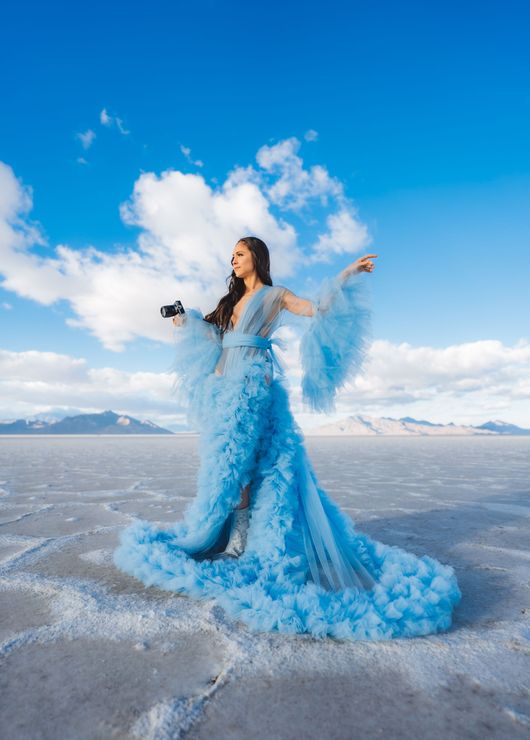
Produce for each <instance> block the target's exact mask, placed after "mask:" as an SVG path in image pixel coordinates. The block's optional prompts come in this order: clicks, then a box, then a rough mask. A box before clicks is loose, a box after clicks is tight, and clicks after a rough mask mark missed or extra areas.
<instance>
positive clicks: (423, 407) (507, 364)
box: [0, 327, 530, 427]
mask: <svg viewBox="0 0 530 740" xmlns="http://www.w3.org/2000/svg"><path fill="white" fill-rule="evenodd" d="M282 333H283V335H284V337H285V338H286V339H288V340H289V349H288V351H287V352H285V353H282V357H283V359H284V360H286V363H287V368H288V379H289V385H290V388H291V398H292V407H293V410H294V412H295V413H296V415H297V417H298V419H299V421H300V423H302V424H303V425H306V426H311V425H313V426H314V425H315V424H318V423H324V422H325V421H326V420H327V417H325V416H323V415H314V414H313V415H309V414H307V413H305V412H304V409H303V408H302V406H301V404H300V388H299V382H300V366H299V363H298V342H297V340H296V335H295V334H294V333H293V331H292V329H291V328H288V327H284V329H283V331H282ZM529 378H530V344H529V343H528V341H526V340H520V341H519V342H517V343H516V344H515V345H513V346H506V345H503V344H502V343H501V342H498V341H495V340H490V341H478V342H468V343H465V344H460V345H453V346H450V347H445V348H441V349H439V348H433V347H413V346H411V345H410V344H406V343H403V344H399V345H396V344H392V343H390V342H387V341H382V340H378V341H375V342H374V343H373V344H372V346H371V349H370V353H369V355H368V358H367V361H366V364H365V367H364V371H363V372H362V374H359V375H358V376H357V377H356V378H355V379H354V381H353V382H352V384H351V385H350V386H349V387H348V388H347V389H345V390H343V391H342V392H341V393H340V395H339V398H338V403H337V412H338V413H337V416H339V417H340V416H345V415H347V414H358V413H364V414H367V415H374V416H394V417H400V416H414V417H415V418H422V419H427V420H430V421H437V422H442V423H448V422H450V421H453V422H455V423H457V424H458V423H462V424H480V423H483V422H485V421H487V420H488V419H489V418H501V419H503V420H505V421H509V422H513V423H516V424H520V425H522V426H527V427H528V426H530V380H529ZM0 379H1V380H0V418H15V417H18V418H20V417H31V416H36V415H38V414H41V416H42V415H46V414H49V413H50V412H52V411H54V412H57V410H58V409H61V410H63V413H62V414H59V416H62V415H64V416H66V415H67V414H68V413H78V412H79V411H80V410H81V411H84V412H86V413H90V412H93V411H102V410H104V409H113V410H114V411H117V412H118V413H129V414H132V415H133V416H138V417H139V418H142V419H143V418H149V419H151V420H152V421H154V422H155V423H157V424H160V425H162V426H164V425H166V426H167V425H169V426H171V425H180V424H182V423H183V420H184V416H183V414H182V413H181V410H180V409H179V408H177V407H176V404H175V401H174V398H173V396H172V395H171V383H172V376H171V374H170V373H169V372H166V373H156V372H130V373H129V372H125V371H122V370H116V369H114V368H112V367H105V368H90V367H89V366H88V364H87V362H86V360H85V359H83V358H77V357H71V356H68V355H61V354H57V353H54V352H38V351H27V352H10V351H6V350H0ZM79 399H83V405H82V408H81V409H79ZM56 415H57V414H56Z"/></svg>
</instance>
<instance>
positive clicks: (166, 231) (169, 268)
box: [0, 109, 367, 351]
mask: <svg viewBox="0 0 530 740" xmlns="http://www.w3.org/2000/svg"><path fill="white" fill-rule="evenodd" d="M100 120H101V122H102V124H103V125H113V121H114V119H113V118H112V117H111V116H110V115H109V114H108V112H107V111H106V109H103V110H102V111H101V115H100ZM299 146H300V142H299V141H298V140H296V139H294V138H291V139H287V140H285V141H283V142H279V143H278V144H276V145H274V146H266V147H262V148H261V149H260V150H259V151H258V153H257V162H258V167H257V168H256V167H253V166H248V167H236V168H234V169H233V170H232V171H231V172H229V173H228V175H227V177H226V179H225V181H224V183H220V184H216V185H215V186H212V185H210V184H208V183H207V182H206V180H205V179H204V177H202V176H201V175H199V174H185V173H183V172H180V171H178V170H166V171H165V172H162V173H161V174H159V175H158V174H155V173H152V172H145V173H142V174H141V175H140V177H139V178H138V179H137V181H136V182H135V183H134V188H133V192H132V195H131V197H130V199H129V200H128V201H127V202H126V203H123V204H122V205H121V207H120V213H121V216H122V219H123V221H124V222H125V223H126V224H128V225H131V226H136V227H138V228H139V229H140V235H139V237H138V241H137V245H136V246H135V247H133V248H127V249H125V248H117V249H116V250H115V251H114V252H102V251H100V250H98V249H96V248H94V247H91V246H87V247H86V248H83V249H72V248H70V247H69V246H68V245H66V244H59V245H57V246H56V247H55V248H54V250H53V253H50V252H48V254H49V255H50V254H52V255H53V256H45V257H42V256H40V255H39V254H37V253H36V251H34V250H32V247H34V246H36V245H47V241H46V239H45V238H44V236H43V234H42V231H41V229H40V228H39V226H38V224H32V222H31V221H30V219H29V213H30V211H31V208H32V204H33V193H32V190H31V188H29V187H27V186H24V185H23V184H22V183H21V182H20V181H19V180H18V179H17V178H16V176H15V174H14V172H13V170H12V169H11V168H10V167H9V166H8V165H6V164H2V163H0V186H2V187H0V258H1V260H0V274H2V275H3V278H4V279H3V282H2V286H3V287H4V288H5V289H6V290H10V291H13V292H15V293H17V294H18V295H20V296H23V297H25V298H29V299H31V300H34V301H36V302H38V303H41V304H44V305H52V304H53V303H55V302H56V301H59V300H63V301H66V302H67V303H68V304H69V306H70V308H71V310H72V312H73V316H71V317H70V318H69V319H67V323H68V324H69V325H70V326H72V327H77V328H82V329H85V330H87V331H89V332H90V333H91V334H92V335H93V336H95V337H97V339H98V340H99V341H100V342H101V343H102V344H103V345H104V347H105V348H107V349H110V350H113V351H122V350H123V349H124V347H125V344H126V343H127V342H129V341H131V340H133V339H135V338H136V337H146V338H149V339H153V340H158V341H163V342H167V341H168V332H167V326H166V324H165V322H164V321H163V320H162V319H161V317H160V313H159V309H160V306H161V305H162V304H165V303H169V302H172V301H173V300H175V299H176V298H177V297H178V298H180V299H181V300H182V301H183V302H184V304H185V305H187V306H191V307H195V306H197V307H200V308H201V309H202V310H203V311H207V310H208V311H209V310H211V309H212V308H213V307H214V306H215V303H216V300H217V299H218V298H219V297H220V296H221V295H223V294H224V293H225V292H226V282H225V280H226V277H227V276H228V275H229V274H230V272H231V267H230V253H231V250H232V247H233V245H234V244H235V243H236V241H237V240H238V239H239V238H240V237H241V236H244V235H249V234H256V235H259V236H260V237H261V238H263V239H264V240H265V241H266V242H267V244H268V245H269V247H270V251H271V258H272V265H273V277H274V280H275V282H278V281H282V280H283V279H284V278H285V277H288V276H290V275H292V274H293V273H294V271H295V268H296V266H297V265H298V264H299V262H300V261H305V263H306V264H309V263H310V262H311V261H315V260H326V259H329V257H330V255H331V254H338V253H345V252H348V251H350V252H354V251H356V250H358V249H359V247H360V246H361V245H363V244H364V243H366V241H367V235H366V229H365V227H364V226H363V225H362V224H361V223H360V221H359V220H358V218H357V214H356V211H355V209H354V206H353V204H352V203H351V202H350V201H348V200H347V199H346V198H345V196H344V194H343V191H342V186H341V184H340V182H339V181H338V180H336V179H335V178H332V177H330V175H329V174H328V173H327V170H326V169H325V168H324V167H322V166H320V165H315V166H313V167H310V168H309V169H307V168H305V167H304V164H303V161H302V159H301V158H300V157H299V156H298V154H297V152H298V149H299ZM184 149H185V152H186V151H188V152H189V150H188V149H187V148H184ZM189 155H190V156H191V152H189ZM314 199H316V200H317V201H318V202H319V203H320V204H322V203H323V202H324V201H330V208H331V209H332V212H331V213H330V215H329V216H328V219H327V231H326V233H324V234H322V235H320V236H319V237H318V238H317V240H316V242H315V245H314V246H313V247H311V246H309V247H308V248H306V249H305V250H303V249H302V248H301V246H300V245H299V244H298V238H297V231H296V229H295V226H294V225H293V223H291V222H290V221H289V220H287V218H286V217H285V214H289V213H290V212H291V211H292V210H293V204H295V203H296V204H298V205H299V206H301V205H302V204H306V205H309V204H310V202H311V201H312V200H314ZM331 200H333V204H331Z"/></svg>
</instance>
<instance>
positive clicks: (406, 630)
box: [114, 275, 461, 640]
mask: <svg viewBox="0 0 530 740" xmlns="http://www.w3.org/2000/svg"><path fill="white" fill-rule="evenodd" d="M361 280H362V276H360V275H353V276H350V277H348V278H347V279H346V280H342V279H341V278H333V279H327V280H326V281H325V282H324V284H323V285H322V288H321V290H320V293H319V296H318V297H317V298H316V300H315V307H316V309H317V310H316V313H315V314H314V315H313V316H312V317H307V318H306V319H304V321H305V322H307V327H306V330H305V333H304V335H303V337H302V340H301V349H300V354H301V362H302V371H303V377H302V392H303V397H304V399H305V401H306V402H307V403H308V404H309V405H310V406H311V407H312V408H313V409H315V410H320V411H325V410H330V409H332V408H333V400H334V396H335V393H336V391H337V389H338V388H340V387H341V386H342V385H343V384H344V382H345V380H346V379H347V378H348V377H349V376H351V375H352V374H355V372H356V371H357V370H358V369H359V367H360V364H361V362H362V359H363V356H364V353H365V350H366V347H367V328H368V326H369V310H368V308H367V306H366V302H365V298H364V297H363V286H362V283H361ZM285 290H286V289H285V288H283V287H281V286H268V285H265V286H264V287H262V288H261V289H259V290H258V291H257V292H256V293H254V294H253V295H252V297H251V298H250V299H249V300H248V301H247V303H246V304H245V305H244V308H243V309H242V314H241V316H240V319H239V321H238V323H237V325H236V326H235V327H232V328H231V329H229V330H228V331H226V332H224V334H222V333H221V332H220V331H219V330H218V328H217V327H216V326H214V325H212V324H210V323H208V322H205V321H204V320H203V317H202V314H201V313H200V311H197V310H193V309H192V310H189V311H188V312H187V320H186V323H185V324H184V326H181V327H177V328H175V331H174V333H175V341H176V344H177V347H176V359H175V363H174V367H173V370H174V371H175V378H176V379H175V384H174V390H175V392H176V393H177V397H178V398H180V399H182V398H184V397H185V398H186V399H187V402H188V409H189V418H190V421H191V422H192V424H193V425H194V426H195V428H196V429H197V430H198V431H199V432H200V439H201V448H200V453H201V463H200V467H199V472H198V486H197V495H196V497H195V498H194V499H193V500H192V501H191V502H190V504H189V505H188V507H187V509H186V511H185V512H184V517H183V520H182V521H180V522H177V523H176V524H174V525H172V526H169V527H167V526H166V527H165V528H163V529H161V528H159V527H157V526H154V525H153V524H151V523H149V522H146V521H141V520H139V521H137V522H136V523H134V524H133V525H131V526H130V527H128V528H127V529H126V530H124V531H123V532H122V533H121V543H120V545H119V547H118V548H117V550H116V551H115V555H114V559H115V563H116V565H117V566H118V567H119V568H120V569H122V570H123V571H125V572H126V573H129V574H131V575H133V576H135V577H136V578H138V579H140V580H141V581H142V582H143V583H144V584H146V585H148V586H156V587H158V588H162V589H166V590H169V591H175V592H177V593H180V594H187V595H189V596H191V597H194V598H197V599H214V600H216V601H217V603H219V604H220V605H221V606H222V607H223V608H224V610H225V611H226V612H227V613H228V614H229V615H230V616H231V617H233V618H236V619H238V620H241V621H242V622H244V623H245V624H246V625H248V627H249V628H251V629H253V630H256V631H278V632H286V633H304V632H305V633H310V634H311V635H314V636H315V637H324V636H332V637H335V638H344V639H350V640H385V639H390V638H393V637H413V636H417V635H427V634H430V633H435V632H439V631H442V630H446V629H448V628H449V627H450V625H451V615H452V609H453V607H454V606H455V605H456V604H457V603H458V601H459V600H460V597H461V594H460V590H459V588H458V584H457V580H456V577H455V574H454V571H453V569H452V567H450V566H449V565H443V564H441V563H440V562H438V561H437V560H435V559H433V558H431V557H428V556H423V557H418V556H416V555H414V554H412V553H410V552H406V551H405V550H402V549H400V548H398V547H395V546H388V545H385V544H383V543H381V542H377V541H374V540H372V539H370V537H368V536H367V535H365V534H363V533H362V532H359V531H358V530H357V529H356V527H355V524H354V522H353V521H352V519H351V518H350V517H349V516H348V515H347V514H346V513H344V512H343V511H341V509H340V508H339V506H338V505H337V504H336V503H334V502H333V501H332V500H331V499H330V498H329V497H328V496H327V494H326V493H325V491H323V490H322V488H321V487H320V486H319V483H318V480H317V478H316V476H315V472H314V470H313V467H312V465H311V462H310V460H309V459H308V456H307V453H306V450H305V447H304V441H303V435H302V432H301V430H300V429H299V427H298V426H297V424H296V422H295V421H294V418H293V416H292V413H291V410H290V408H289V400H288V393H287V388H286V386H285V381H284V379H283V377H282V373H281V368H280V367H279V364H278V359H277V356H276V353H275V351H274V343H275V342H277V341H278V340H275V339H274V338H273V339H272V340H271V335H272V334H273V333H274V331H275V330H276V329H277V328H278V326H279V325H280V323H281V322H282V319H283V318H284V316H283V314H284V310H283V309H282V308H281V306H282V296H283V294H284V292H285ZM248 483H250V523H249V528H248V536H247V543H246V548H245V552H244V553H243V554H242V555H241V556H240V557H239V558H230V557H225V558H223V557H217V558H215V557H213V556H214V555H216V554H218V553H221V552H222V551H223V549H224V546H226V541H227V531H228V530H229V523H230V521H231V517H232V512H233V509H234V508H235V507H236V506H238V504H239V501H240V496H241V489H242V488H243V487H244V486H245V485H247V484H248Z"/></svg>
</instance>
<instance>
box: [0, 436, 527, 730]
mask: <svg viewBox="0 0 530 740" xmlns="http://www.w3.org/2000/svg"><path fill="white" fill-rule="evenodd" d="M307 444H308V449H309V452H310V455H311V457H312V459H313V461H314V463H315V466H316V469H317V473H318V475H319V478H320V481H321V483H322V484H323V486H324V487H325V488H326V489H327V490H328V491H329V493H330V494H331V495H332V497H333V498H334V499H335V500H336V501H337V502H338V503H339V504H340V505H341V506H342V507H343V508H344V509H346V510H347V511H348V512H349V513H350V515H351V516H352V517H353V519H354V520H355V521H356V522H357V524H358V528H359V529H361V530H363V531H365V532H366V533H367V534H369V535H370V536H372V537H374V538H376V539H379V540H382V541H384V542H386V543H388V544H392V545H399V546H400V547H404V548H405V549H408V550H411V551H412V552H415V553H416V554H418V555H423V554H428V555H432V556H433V557H436V558H438V559H439V560H441V561H442V562H443V563H448V564H450V565H452V566H453V567H454V568H455V570H456V574H457V577H458V580H459V583H460V587H461V589H462V592H463V599H462V602H461V603H460V605H459V606H458V607H457V610H456V613H455V617H454V624H453V627H452V629H451V631H449V632H447V633H443V634H440V635H431V636H427V637H423V638H415V639H399V640H393V641H389V642H376V643H370V642H353V643H352V642H343V641H336V640H331V639H324V640H322V641H320V640H315V639H313V638H311V637H309V636H307V635H302V636H294V637H293V636H282V635H278V634H255V633H252V632H249V631H248V630H247V629H246V627H245V626H244V625H241V624H239V623H236V622H232V621H231V620H229V619H228V618H226V616H225V615H224V612H223V610H222V609H221V608H220V607H218V606H216V605H215V603H214V602H212V601H210V602H196V601H192V600H191V599H188V598H186V597H183V596H178V595H174V594H169V593H167V592H163V591H159V590H157V589H154V588H145V587H144V586H143V585H142V584H141V583H139V582H138V581H136V580H135V579H133V578H130V577H129V576H126V575H125V574H123V573H121V572H119V571H118V570H116V568H115V567H114V565H113V562H112V551H113V549H114V547H115V546H116V542H117V537H118V532H119V530H120V529H121V528H122V527H124V526H126V525H127V524H128V523H129V522H130V521H132V518H133V517H135V516H140V517H142V518H147V519H151V520H153V521H160V522H169V521H172V520H175V519H178V518H180V514H181V512H182V510H183V507H184V506H185V504H186V501H187V500H188V499H189V497H190V496H193V495H194V490H195V475H196V470H197V463H198V459H197V440H196V439H195V438H179V437H161V438H153V437H128V438H119V437H117V438H112V439H109V438H94V437H74V438H65V437H63V438H55V439H54V438H51V437H50V438H31V437H21V438H16V437H9V438H4V439H2V440H1V441H0V476H1V478H2V480H1V481H0V488H1V491H0V592H1V593H0V663H1V665H0V736H1V737H5V738H9V739H11V738H13V739H15V740H19V739H20V738H45V739H46V738H50V739H52V738H53V739H54V740H55V739H56V738H61V739H63V738H76V739H78V738H111V737H112V738H160V739H162V738H179V737H189V738H197V739H199V740H202V739H203V738H204V739H206V738H210V737H212V736H214V737H216V738H218V739H223V738H249V737H251V738H253V739H254V738H267V739H269V738H271V737H274V738H280V739H283V738H286V739H290V738H293V740H294V739H295V738H296V739H297V740H298V739H299V738H300V737H303V738H315V739H316V738H319V739H320V738H326V739H327V738H348V739H349V738H353V737H366V738H372V737H382V738H392V739H394V738H404V739H405V738H406V739H407V740H409V738H415V737H426V738H440V739H441V738H444V739H446V738H466V739H467V738H477V739H478V738H510V739H511V738H514V739H517V738H528V737H530V624H529V620H528V617H529V614H530V548H529V539H530V538H529V535H528V527H529V521H528V515H529V512H530V490H529V480H530V439H524V438H516V437H504V438H491V437H489V438H473V437H471V438H469V437H464V438H369V439H364V438H349V439H348V438H346V439H343V438H342V439H330V438H315V437H314V438H311V439H308V443H307Z"/></svg>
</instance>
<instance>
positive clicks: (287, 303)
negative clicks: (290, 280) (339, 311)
mask: <svg viewBox="0 0 530 740" xmlns="http://www.w3.org/2000/svg"><path fill="white" fill-rule="evenodd" d="M282 308H285V309H287V311H290V312H291V313H295V314H298V316H314V315H315V313H316V305H315V304H314V303H313V301H308V300H307V298H300V297H299V296H297V295H295V294H294V293H292V292H291V291H290V290H288V289H287V288H286V289H285V292H284V294H283V296H282Z"/></svg>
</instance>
